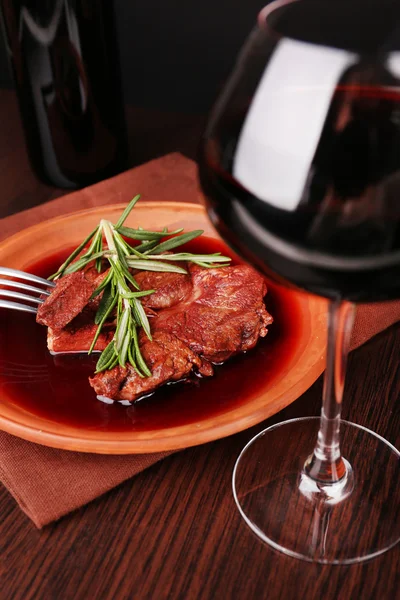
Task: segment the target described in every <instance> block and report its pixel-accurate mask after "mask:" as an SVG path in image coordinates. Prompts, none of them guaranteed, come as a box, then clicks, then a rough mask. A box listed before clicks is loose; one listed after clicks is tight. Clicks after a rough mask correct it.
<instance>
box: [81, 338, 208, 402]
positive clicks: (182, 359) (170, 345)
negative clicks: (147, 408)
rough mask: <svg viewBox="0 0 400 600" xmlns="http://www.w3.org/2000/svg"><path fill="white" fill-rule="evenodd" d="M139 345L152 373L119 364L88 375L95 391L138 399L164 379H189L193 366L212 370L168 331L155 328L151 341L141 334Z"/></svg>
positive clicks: (128, 398)
mask: <svg viewBox="0 0 400 600" xmlns="http://www.w3.org/2000/svg"><path fill="white" fill-rule="evenodd" d="M140 349H141V352H142V355H143V358H144V359H145V361H146V364H147V365H148V367H149V369H150V371H151V373H152V375H151V377H139V375H138V374H137V372H136V371H135V369H134V368H133V367H132V366H131V365H130V364H127V365H126V366H125V367H119V366H118V367H115V368H114V369H111V370H110V371H103V372H102V373H98V374H97V375H95V376H94V377H91V378H89V381H90V385H91V386H92V387H93V388H94V390H95V392H96V394H98V395H99V396H105V397H107V398H112V399H114V400H136V399H137V398H140V397H141V396H143V395H146V394H149V393H151V392H153V391H154V390H155V389H156V388H158V387H160V386H161V385H163V384H165V383H168V382H170V381H179V380H181V379H186V378H187V377H189V376H190V375H191V374H192V372H193V369H196V370H197V371H198V372H200V373H201V374H202V375H205V376H206V375H212V374H213V370H212V366H211V365H210V364H209V363H207V362H206V361H204V360H202V359H201V358H200V357H199V356H197V354H195V353H194V352H192V350H190V348H188V347H187V346H186V345H185V344H184V343H183V342H181V341H180V340H179V339H178V338H176V337H175V336H174V335H171V334H169V333H166V332H156V333H155V334H154V336H153V340H152V341H150V340H149V339H147V337H145V336H144V335H143V334H142V335H141V338H140Z"/></svg>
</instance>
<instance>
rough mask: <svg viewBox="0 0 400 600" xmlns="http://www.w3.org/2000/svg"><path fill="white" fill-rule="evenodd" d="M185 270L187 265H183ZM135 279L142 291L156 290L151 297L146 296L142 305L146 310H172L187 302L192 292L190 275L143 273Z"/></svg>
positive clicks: (136, 274)
mask: <svg viewBox="0 0 400 600" xmlns="http://www.w3.org/2000/svg"><path fill="white" fill-rule="evenodd" d="M183 267H184V268H185V267H186V265H183ZM135 279H136V281H137V282H138V284H139V286H140V289H142V290H155V292H154V294H151V296H144V298H142V304H143V306H144V307H146V308H151V309H154V310H160V309H162V308H170V307H171V306H175V305H176V304H178V302H182V300H185V299H186V298H187V297H188V296H189V294H190V292H191V291H192V281H191V278H190V275H189V274H188V275H183V274H180V273H156V272H154V271H141V272H140V273H135Z"/></svg>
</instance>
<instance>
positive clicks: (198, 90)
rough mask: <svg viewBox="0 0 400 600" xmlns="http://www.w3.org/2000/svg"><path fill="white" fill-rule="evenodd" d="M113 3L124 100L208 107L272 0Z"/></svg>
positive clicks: (3, 81) (0, 71)
mask: <svg viewBox="0 0 400 600" xmlns="http://www.w3.org/2000/svg"><path fill="white" fill-rule="evenodd" d="M93 1H96V0H93ZM110 1H112V0H110ZM114 4H115V11H116V18H117V30H118V41H119V47H120V53H121V68H122V77H123V87H124V96H125V102H126V103H129V104H133V105H136V106H144V107H147V108H157V109H160V110H171V111H177V112H188V113H204V112H207V110H208V109H209V108H210V105H211V104H212V102H213V100H214V99H215V95H216V94H217V93H218V90H219V89H220V87H221V85H222V84H223V82H224V80H225V79H226V77H227V75H228V74H229V71H230V69H231V67H232V65H233V62H234V60H235V56H236V54H237V52H238V50H239V49H240V46H241V45H242V43H243V41H244V40H245V38H246V36H247V34H248V33H249V31H250V30H251V28H252V27H253V25H254V24H255V21H256V16H257V13H258V12H259V10H260V9H261V8H262V7H263V6H264V5H265V4H268V0H197V1H194V0H134V1H132V0H115V1H114ZM0 36H1V38H2V39H1V42H0V88H11V87H13V83H12V77H11V75H10V69H9V67H8V60H7V56H6V50H5V45H4V39H3V36H2V33H1V32H0Z"/></svg>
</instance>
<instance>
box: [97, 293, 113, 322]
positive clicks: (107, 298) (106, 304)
mask: <svg viewBox="0 0 400 600" xmlns="http://www.w3.org/2000/svg"><path fill="white" fill-rule="evenodd" d="M114 301H116V298H115V296H113V293H112V288H111V284H109V285H108V286H107V287H106V288H105V289H104V294H103V297H102V299H101V300H100V304H99V308H98V309H97V312H96V315H95V318H94V322H95V324H96V325H98V324H99V323H101V321H102V320H103V317H104V315H108V314H109V309H110V306H111V305H114V306H115V302H114Z"/></svg>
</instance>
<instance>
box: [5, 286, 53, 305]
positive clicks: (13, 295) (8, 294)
mask: <svg viewBox="0 0 400 600" xmlns="http://www.w3.org/2000/svg"><path fill="white" fill-rule="evenodd" d="M0 296H3V298H4V297H6V298H12V299H13V300H26V301H27V302H34V303H35V304H42V303H43V302H44V300H43V299H42V298H35V296H28V295H27V294H20V293H19V292H14V291H10V290H2V289H1V288H0Z"/></svg>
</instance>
